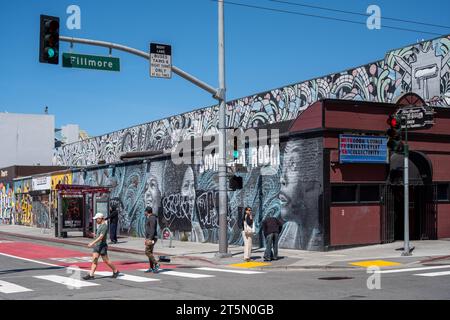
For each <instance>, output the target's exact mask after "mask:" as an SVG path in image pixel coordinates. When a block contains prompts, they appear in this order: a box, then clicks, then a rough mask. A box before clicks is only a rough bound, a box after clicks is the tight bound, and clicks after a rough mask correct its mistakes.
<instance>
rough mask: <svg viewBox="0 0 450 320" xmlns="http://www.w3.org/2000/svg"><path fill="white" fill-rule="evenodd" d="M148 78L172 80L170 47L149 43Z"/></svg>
mask: <svg viewBox="0 0 450 320" xmlns="http://www.w3.org/2000/svg"><path fill="white" fill-rule="evenodd" d="M150 77H155V78H166V79H170V78H172V47H171V46H170V45H167V44H159V43H150Z"/></svg>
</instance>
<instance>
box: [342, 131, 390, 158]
mask: <svg viewBox="0 0 450 320" xmlns="http://www.w3.org/2000/svg"><path fill="white" fill-rule="evenodd" d="M387 141H388V138H387V137H384V136H358V135H347V134H341V135H339V162H340V163H383V164H385V163H389V152H388V148H387Z"/></svg>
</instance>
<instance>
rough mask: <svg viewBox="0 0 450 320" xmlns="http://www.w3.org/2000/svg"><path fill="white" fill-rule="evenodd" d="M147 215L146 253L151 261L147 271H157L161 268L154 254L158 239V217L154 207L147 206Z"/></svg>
mask: <svg viewBox="0 0 450 320" xmlns="http://www.w3.org/2000/svg"><path fill="white" fill-rule="evenodd" d="M145 216H146V217H147V223H146V224H145V255H146V256H147V257H148V261H149V263H150V268H149V269H148V270H147V271H145V272H153V273H157V272H158V270H159V264H158V263H157V262H156V259H155V257H154V256H153V248H154V247H155V243H156V241H157V240H158V237H157V227H158V219H157V218H156V216H155V215H154V214H153V209H152V207H147V208H146V209H145Z"/></svg>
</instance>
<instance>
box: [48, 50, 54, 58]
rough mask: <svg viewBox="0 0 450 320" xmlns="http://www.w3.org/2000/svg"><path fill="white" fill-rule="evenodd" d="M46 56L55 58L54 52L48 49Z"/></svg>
mask: <svg viewBox="0 0 450 320" xmlns="http://www.w3.org/2000/svg"><path fill="white" fill-rule="evenodd" d="M47 54H48V57H49V58H53V57H54V56H55V50H53V49H52V48H50V49H48V51H47Z"/></svg>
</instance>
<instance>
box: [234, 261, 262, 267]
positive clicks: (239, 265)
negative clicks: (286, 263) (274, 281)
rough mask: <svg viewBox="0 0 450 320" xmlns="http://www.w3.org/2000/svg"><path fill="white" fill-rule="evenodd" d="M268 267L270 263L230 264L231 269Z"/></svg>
mask: <svg viewBox="0 0 450 320" xmlns="http://www.w3.org/2000/svg"><path fill="white" fill-rule="evenodd" d="M270 265H271V263H266V262H244V263H236V264H230V266H231V267H238V268H257V267H264V266H270Z"/></svg>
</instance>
